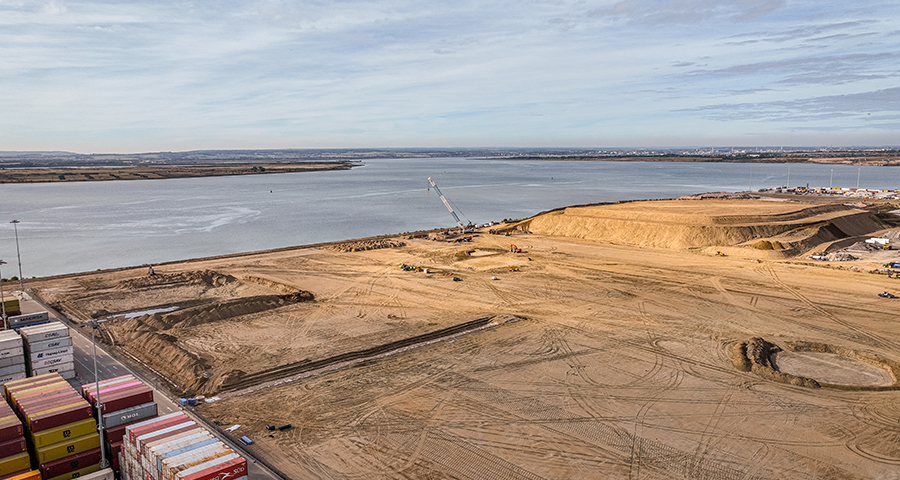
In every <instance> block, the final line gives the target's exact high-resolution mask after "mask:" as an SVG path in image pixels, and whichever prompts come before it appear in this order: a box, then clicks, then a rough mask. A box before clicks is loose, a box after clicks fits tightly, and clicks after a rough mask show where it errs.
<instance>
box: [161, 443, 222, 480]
mask: <svg viewBox="0 0 900 480" xmlns="http://www.w3.org/2000/svg"><path fill="white" fill-rule="evenodd" d="M229 453H233V452H232V450H231V449H230V448H228V447H227V446H226V445H225V444H224V443H222V442H216V443H214V444H212V445H208V446H205V447H202V448H198V449H196V450H190V451H188V452H185V453H182V454H180V455H173V456H171V457H169V458H166V459H164V460H163V461H162V462H161V465H162V469H160V472H161V473H162V480H165V479H172V478H174V477H175V474H176V473H178V472H180V471H183V470H187V469H189V468H192V467H193V466H195V465H199V464H201V463H203V462H208V461H210V460H213V459H216V458H219V457H221V456H223V455H227V454H229Z"/></svg>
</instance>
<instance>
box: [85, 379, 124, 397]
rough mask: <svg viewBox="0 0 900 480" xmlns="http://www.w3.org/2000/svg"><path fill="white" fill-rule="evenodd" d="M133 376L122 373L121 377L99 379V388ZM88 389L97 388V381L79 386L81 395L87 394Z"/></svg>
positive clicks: (93, 389)
mask: <svg viewBox="0 0 900 480" xmlns="http://www.w3.org/2000/svg"><path fill="white" fill-rule="evenodd" d="M131 378H134V375H122V376H121V377H116V378H109V379H106V380H100V390H103V388H104V387H105V386H106V385H108V384H112V383H116V382H120V381H122V380H126V379H131ZM88 390H92V391H96V390H97V382H91V383H85V384H84V385H82V386H81V395H82V396H87V392H88Z"/></svg>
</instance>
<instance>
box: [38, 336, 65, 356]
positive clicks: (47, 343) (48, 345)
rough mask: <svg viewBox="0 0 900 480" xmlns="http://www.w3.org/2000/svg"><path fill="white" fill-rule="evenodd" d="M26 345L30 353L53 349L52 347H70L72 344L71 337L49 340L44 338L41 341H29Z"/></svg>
mask: <svg viewBox="0 0 900 480" xmlns="http://www.w3.org/2000/svg"><path fill="white" fill-rule="evenodd" d="M27 345H28V351H29V352H30V353H34V352H40V351H42V350H49V349H53V348H60V347H71V346H72V337H60V338H51V339H50V340H44V341H43V342H34V343H29V344H27Z"/></svg>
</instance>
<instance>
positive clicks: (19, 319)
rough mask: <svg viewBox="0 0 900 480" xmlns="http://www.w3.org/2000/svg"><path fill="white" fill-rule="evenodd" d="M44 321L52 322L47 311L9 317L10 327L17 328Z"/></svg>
mask: <svg viewBox="0 0 900 480" xmlns="http://www.w3.org/2000/svg"><path fill="white" fill-rule="evenodd" d="M44 323H50V314H49V313H47V312H36V313H26V314H24V315H15V316H12V317H9V328H12V329H15V330H18V329H20V328H22V327H28V326H33V325H41V324H44Z"/></svg>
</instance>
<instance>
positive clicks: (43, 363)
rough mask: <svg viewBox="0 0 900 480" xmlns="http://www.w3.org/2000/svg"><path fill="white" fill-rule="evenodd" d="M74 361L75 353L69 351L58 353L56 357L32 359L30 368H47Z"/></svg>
mask: <svg viewBox="0 0 900 480" xmlns="http://www.w3.org/2000/svg"><path fill="white" fill-rule="evenodd" d="M74 362H75V354H73V353H72V352H69V353H67V354H65V355H59V356H56V357H50V358H42V359H40V360H34V361H32V362H31V368H32V369H33V370H37V369H39V368H47V367H53V366H56V365H63V364H66V363H74Z"/></svg>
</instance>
